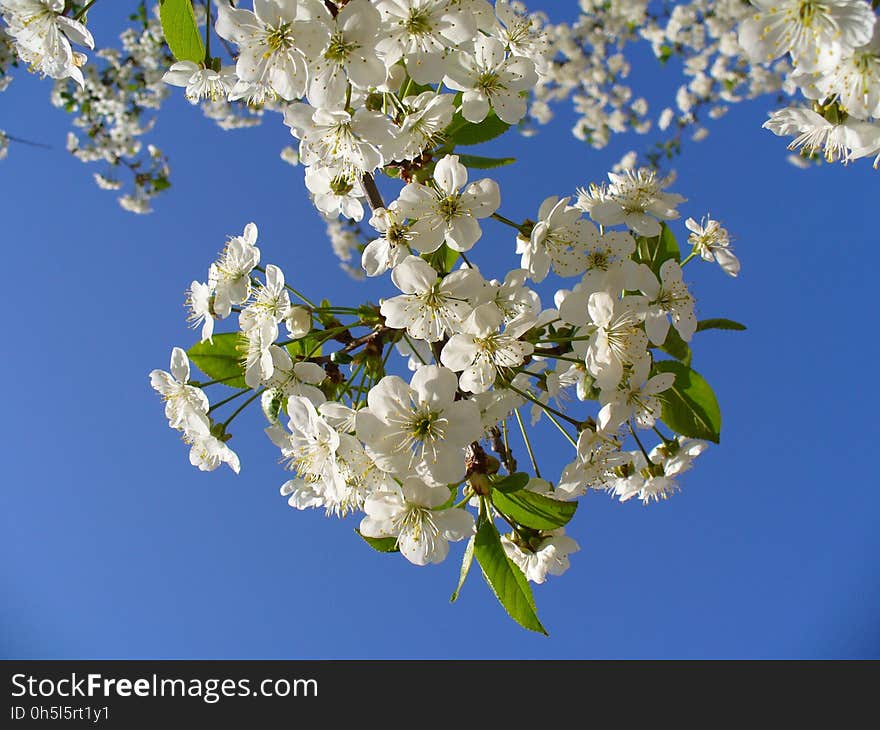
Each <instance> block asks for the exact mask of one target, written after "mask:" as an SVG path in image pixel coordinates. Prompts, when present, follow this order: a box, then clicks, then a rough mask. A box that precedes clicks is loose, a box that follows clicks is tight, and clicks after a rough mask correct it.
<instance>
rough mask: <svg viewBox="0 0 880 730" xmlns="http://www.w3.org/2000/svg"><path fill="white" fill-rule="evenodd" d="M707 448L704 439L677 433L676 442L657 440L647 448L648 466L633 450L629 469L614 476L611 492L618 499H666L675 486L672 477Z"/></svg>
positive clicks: (676, 488) (682, 470)
mask: <svg viewBox="0 0 880 730" xmlns="http://www.w3.org/2000/svg"><path fill="white" fill-rule="evenodd" d="M707 448H708V444H707V443H706V442H705V441H697V440H695V439H689V438H685V437H683V436H679V437H678V438H677V440H676V442H673V443H664V444H660V445H658V446H656V447H655V448H653V449H651V451H650V453H649V454H648V456H649V457H650V458H651V464H650V466H649V465H648V463H647V462H646V461H645V457H644V455H643V454H642V453H641V452H640V451H637V452H633V453H632V454H631V458H632V467H631V469H632V471H633V473H632V474H631V475H630V476H629V477H627V478H625V479H620V480H618V482H617V485H616V486H615V493H616V494H617V496H618V497H619V498H620V501H621V502H626V501H627V500H628V499H631V498H633V497H638V498H639V499H640V500H641V501H642V503H643V504H648V503H649V502H652V501H654V502H659V501H660V500H661V499H667V498H668V497H669V496H670V495H672V494H674V493H675V492H677V491H678V489H679V486H678V482H676V480H675V477H677V476H678V475H679V474H682V473H683V472H685V471H687V470H688V469H690V468H691V466H692V465H693V461H694V459H696V458H697V457H698V456H699V455H700V454H702V453H703V452H704V451H705V450H706V449H707Z"/></svg>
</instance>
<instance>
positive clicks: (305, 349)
mask: <svg viewBox="0 0 880 730" xmlns="http://www.w3.org/2000/svg"><path fill="white" fill-rule="evenodd" d="M322 336H323V331H322V330H315V331H312V332H309V334H307V335H305V337H300V338H299V339H298V340H294V341H293V342H289V343H288V344H287V351H288V352H289V353H290V356H291V357H292V358H293V359H294V360H295V359H296V358H298V357H306V356H307V355H310V356H311V357H316V356H318V355H322V354H323V350H324V345H323V344H319V343H321V342H322V340H321V337H322Z"/></svg>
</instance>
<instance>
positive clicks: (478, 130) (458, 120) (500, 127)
mask: <svg viewBox="0 0 880 730" xmlns="http://www.w3.org/2000/svg"><path fill="white" fill-rule="evenodd" d="M508 129H510V125H509V124H507V123H505V122H502V121H501V120H500V119H499V118H498V117H497V116H496V115H495V112H491V113H490V114H489V116H488V117H486V118H485V119H484V120H483V121H482V122H480V123H479V124H474V123H473V122H469V121H467V120H466V119H465V118H464V117H463V116H461V112H457V113H456V115H455V116H454V117H453V118H452V124H450V125H449V127H447V129H446V139H447V141H448V142H450V143H452V145H453V146H457V145H461V146H468V145H473V144H481V143H482V142H488V141H489V140H491V139H495V138H496V137H500V136H501V135H502V134H504V133H505V132H506V131H507V130H508ZM462 164H464V163H462Z"/></svg>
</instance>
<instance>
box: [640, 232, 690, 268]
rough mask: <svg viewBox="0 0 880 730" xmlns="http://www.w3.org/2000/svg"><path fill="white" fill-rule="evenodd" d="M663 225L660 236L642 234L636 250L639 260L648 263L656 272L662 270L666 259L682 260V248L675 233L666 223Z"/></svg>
mask: <svg viewBox="0 0 880 730" xmlns="http://www.w3.org/2000/svg"><path fill="white" fill-rule="evenodd" d="M661 225H662V227H663V230H662V231H661V232H660V235H659V236H654V238H644V237H642V236H640V237H639V238H637V239H636V240H637V241H638V249H637V250H636V255H637V256H638V260H639V261H640V262H641V263H643V264H647V265H648V267H649V268H650V269H651V271H653V272H654V273H655V274H657V273H659V272H660V267H661V266H662V265H663V262H664V261H668V260H669V259H675V260H676V261H681V250H680V249H679V247H678V241H676V240H675V234H673V232H672V231H671V230H670V229H669V226H667V225H666V224H665V223H662V224H661Z"/></svg>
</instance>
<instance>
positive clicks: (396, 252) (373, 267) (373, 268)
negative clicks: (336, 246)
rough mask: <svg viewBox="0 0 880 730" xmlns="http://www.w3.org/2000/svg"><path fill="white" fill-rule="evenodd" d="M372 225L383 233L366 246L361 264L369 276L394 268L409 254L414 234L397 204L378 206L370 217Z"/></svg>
mask: <svg viewBox="0 0 880 730" xmlns="http://www.w3.org/2000/svg"><path fill="white" fill-rule="evenodd" d="M370 225H371V226H372V227H373V228H375V229H376V230H377V231H379V233H380V234H381V235H380V236H379V238H374V239H373V240H372V241H370V242H369V243H368V244H367V245H366V247H365V248H364V252H363V254H362V256H361V266H363V268H364V271H366V272H367V276H379V275H381V274H384V273H385V272H386V271H388V269H393V268H394V267H395V266H397V265H398V264H399V263H401V262H402V261H403V260H404V259H405V258H406V257H407V256H408V255H409V243H410V241H411V240H412V239H413V237H414V234H413V233H412V232H411V231H410V226H409V224H407V223H404V222H403V220H402V219H401V217H400V215H399V214H398V211H397V204H396V203H391V205H390V206H389V207H388V208H377V209H376V210H375V211H374V212H373V217H372V218H370Z"/></svg>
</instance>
